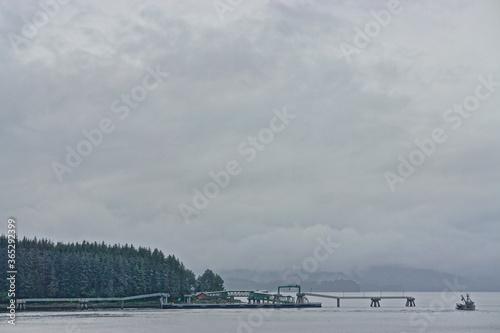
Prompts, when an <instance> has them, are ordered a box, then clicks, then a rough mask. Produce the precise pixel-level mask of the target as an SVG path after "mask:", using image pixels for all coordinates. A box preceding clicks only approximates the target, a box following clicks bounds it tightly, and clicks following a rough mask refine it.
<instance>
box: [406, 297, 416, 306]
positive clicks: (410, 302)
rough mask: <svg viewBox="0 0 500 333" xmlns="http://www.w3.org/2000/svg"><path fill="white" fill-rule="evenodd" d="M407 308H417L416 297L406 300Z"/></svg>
mask: <svg viewBox="0 0 500 333" xmlns="http://www.w3.org/2000/svg"><path fill="white" fill-rule="evenodd" d="M406 306H415V297H408V298H407V299H406Z"/></svg>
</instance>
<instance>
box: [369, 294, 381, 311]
mask: <svg viewBox="0 0 500 333" xmlns="http://www.w3.org/2000/svg"><path fill="white" fill-rule="evenodd" d="M371 300H372V302H371V303H370V307H374V308H379V307H380V298H378V297H372V298H371Z"/></svg>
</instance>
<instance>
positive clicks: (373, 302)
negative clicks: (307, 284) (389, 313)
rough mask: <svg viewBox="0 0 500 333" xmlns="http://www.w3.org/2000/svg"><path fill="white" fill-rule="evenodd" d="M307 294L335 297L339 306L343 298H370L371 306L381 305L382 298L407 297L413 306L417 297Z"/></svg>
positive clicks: (407, 303) (408, 304)
mask: <svg viewBox="0 0 500 333" xmlns="http://www.w3.org/2000/svg"><path fill="white" fill-rule="evenodd" d="M303 294H304V295H306V296H315V297H324V298H333V299H336V300H337V307H338V308H339V307H340V300H341V299H369V300H371V304H370V307H380V301H381V300H382V299H406V305H405V306H410V307H413V306H415V297H411V296H334V295H325V294H316V293H303Z"/></svg>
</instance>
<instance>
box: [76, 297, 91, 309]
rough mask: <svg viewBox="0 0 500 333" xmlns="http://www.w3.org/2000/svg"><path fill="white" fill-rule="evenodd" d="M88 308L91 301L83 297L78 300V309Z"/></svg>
mask: <svg viewBox="0 0 500 333" xmlns="http://www.w3.org/2000/svg"><path fill="white" fill-rule="evenodd" d="M88 308H89V301H87V300H83V299H81V300H79V301H78V307H77V309H78V310H83V309H88Z"/></svg>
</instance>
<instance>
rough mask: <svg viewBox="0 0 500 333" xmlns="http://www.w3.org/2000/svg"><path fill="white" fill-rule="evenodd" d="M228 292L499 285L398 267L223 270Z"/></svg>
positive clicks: (492, 287) (498, 288)
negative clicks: (295, 286)
mask: <svg viewBox="0 0 500 333" xmlns="http://www.w3.org/2000/svg"><path fill="white" fill-rule="evenodd" d="M221 276H222V277H223V279H224V282H225V286H226V289H227V290H244V289H263V290H269V291H271V290H276V288H277V287H278V286H279V285H284V284H296V283H299V284H300V285H301V286H302V288H303V290H307V291H309V290H314V291H333V292H341V291H346V292H356V291H443V290H451V289H457V290H453V291H459V292H467V291H500V282H499V281H498V280H497V279H492V278H490V279H488V278H475V279H471V278H464V277H460V276H456V275H453V274H449V273H443V272H439V271H435V270H429V269H415V268H408V267H400V266H375V267H371V268H369V269H365V270H358V271H356V272H352V273H350V274H345V273H343V272H325V271H318V272H314V273H311V274H302V276H301V275H300V274H299V273H297V274H293V273H289V274H286V273H284V272H279V271H253V270H247V269H239V270H230V271H223V272H222V273H221Z"/></svg>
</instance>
